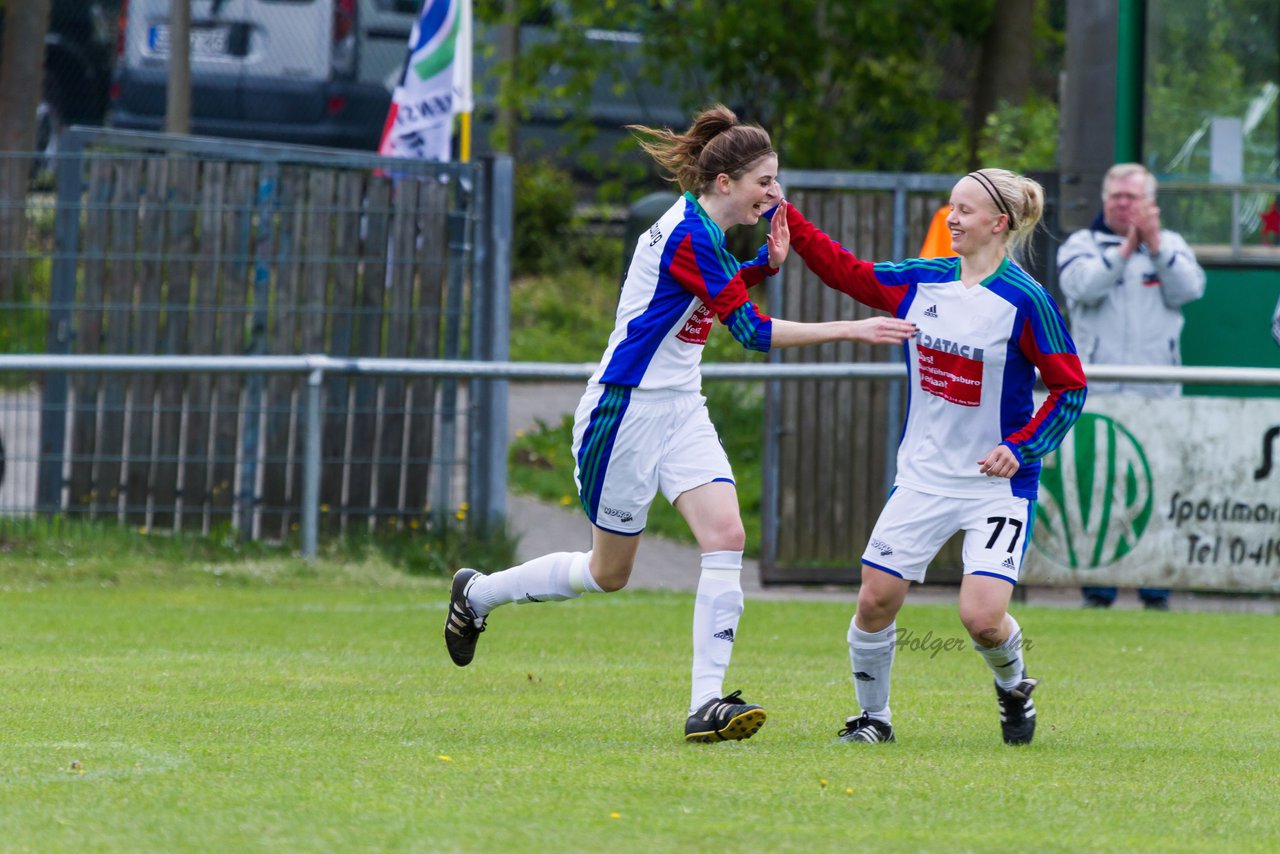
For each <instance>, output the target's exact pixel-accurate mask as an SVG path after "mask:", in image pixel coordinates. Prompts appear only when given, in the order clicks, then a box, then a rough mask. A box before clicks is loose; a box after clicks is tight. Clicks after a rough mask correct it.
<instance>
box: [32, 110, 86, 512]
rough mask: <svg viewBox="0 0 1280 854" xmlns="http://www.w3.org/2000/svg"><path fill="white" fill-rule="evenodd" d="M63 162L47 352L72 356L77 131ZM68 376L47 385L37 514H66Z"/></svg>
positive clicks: (79, 160) (80, 168)
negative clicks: (63, 482) (59, 512)
mask: <svg viewBox="0 0 1280 854" xmlns="http://www.w3.org/2000/svg"><path fill="white" fill-rule="evenodd" d="M61 146H62V149H61V151H60V152H59V153H58V160H57V167H56V168H57V184H58V203H57V204H58V208H57V214H56V216H55V219H54V226H53V271H52V281H51V283H50V284H51V289H50V290H51V293H50V295H49V333H48V337H47V339H46V343H45V352H47V353H50V354H64V353H70V352H71V339H72V337H73V336H74V334H75V332H74V330H73V329H72V328H71V326H72V323H71V309H72V306H73V305H74V304H75V299H76V263H77V258H78V253H77V251H76V250H77V247H78V246H79V245H80V214H81V198H82V197H83V193H84V187H83V174H84V137H83V136H82V135H81V134H80V132H79V131H78V130H76V129H74V128H72V129H71V130H68V131H66V132H64V133H63V135H62V142H61ZM69 382H70V377H69V376H68V375H67V372H66V371H54V372H50V373H49V374H48V375H47V376H46V377H45V380H44V391H43V394H42V400H41V406H40V468H39V473H38V475H37V479H36V510H37V512H40V513H48V514H54V513H57V512H58V511H59V510H60V509H61V508H62V464H63V459H62V455H63V448H64V447H65V444H66V439H67V389H68V388H69Z"/></svg>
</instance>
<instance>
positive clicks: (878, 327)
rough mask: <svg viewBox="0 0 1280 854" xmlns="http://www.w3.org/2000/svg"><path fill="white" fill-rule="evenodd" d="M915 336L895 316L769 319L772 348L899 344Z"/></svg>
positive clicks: (913, 330) (907, 323)
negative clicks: (819, 320)
mask: <svg viewBox="0 0 1280 854" xmlns="http://www.w3.org/2000/svg"><path fill="white" fill-rule="evenodd" d="M915 334H916V325H915V324H914V323H912V322H911V321H909V320H899V319H898V318H896V317H869V318H867V319H866V320H829V321H826V322H823V323H800V322H797V321H794V320H783V319H782V318H780V317H775V318H773V342H772V344H773V346H774V347H803V346H804V345H806V344H825V343H827V342H828V341H862V342H864V343H866V344H901V343H902V342H903V341H906V340H907V339H908V338H910V337H911V336H912V335H915Z"/></svg>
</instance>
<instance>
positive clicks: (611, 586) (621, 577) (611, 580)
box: [590, 549, 632, 593]
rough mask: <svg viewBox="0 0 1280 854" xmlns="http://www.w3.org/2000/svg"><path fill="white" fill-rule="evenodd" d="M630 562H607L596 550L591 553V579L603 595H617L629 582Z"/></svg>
mask: <svg viewBox="0 0 1280 854" xmlns="http://www.w3.org/2000/svg"><path fill="white" fill-rule="evenodd" d="M631 567H632V562H631V561H618V560H614V561H609V560H608V558H605V557H604V556H603V554H602V553H600V552H599V551H598V549H593V551H591V566H590V572H591V577H593V579H595V583H596V584H598V585H599V588H600V589H602V590H604V592H605V593H617V592H618V590H621V589H622V588H625V586H627V581H630V580H631Z"/></svg>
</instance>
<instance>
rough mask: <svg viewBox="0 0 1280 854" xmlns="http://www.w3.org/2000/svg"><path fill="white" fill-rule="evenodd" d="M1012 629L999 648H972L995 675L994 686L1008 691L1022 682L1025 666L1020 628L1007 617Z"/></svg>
mask: <svg viewBox="0 0 1280 854" xmlns="http://www.w3.org/2000/svg"><path fill="white" fill-rule="evenodd" d="M1009 622H1010V623H1012V624H1013V628H1012V629H1011V630H1010V632H1009V637H1008V638H1007V639H1006V640H1005V642H1004V643H1002V644H1000V645H999V646H993V647H985V646H979V645H978V644H976V643H975V644H974V645H973V648H974V649H976V650H977V651H978V654H979V655H981V656H982V657H983V659H985V660H986V662H987V666H988V667H990V668H991V672H992V673H994V674H995V675H996V684H997V685H999V686H1000V687H1001V688H1003V689H1005V690H1006V691H1008V690H1009V689H1010V688H1012V687H1014V686H1015V685H1017V684H1018V683H1019V682H1021V681H1022V673H1023V671H1024V670H1026V664H1025V663H1024V662H1023V660H1022V627H1021V626H1019V625H1018V621H1017V620H1015V619H1014V618H1013V614H1010V615H1009Z"/></svg>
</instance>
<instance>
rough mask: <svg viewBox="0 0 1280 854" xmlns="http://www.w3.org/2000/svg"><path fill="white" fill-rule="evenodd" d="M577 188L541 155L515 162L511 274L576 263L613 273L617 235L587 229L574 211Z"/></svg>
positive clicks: (617, 260) (619, 252)
mask: <svg viewBox="0 0 1280 854" xmlns="http://www.w3.org/2000/svg"><path fill="white" fill-rule="evenodd" d="M576 192H577V191H576V189H575V187H574V183H573V178H572V177H571V176H570V175H569V173H568V172H566V171H564V170H563V169H560V168H557V167H556V166H554V165H552V164H551V163H549V162H547V161H545V160H532V161H525V162H522V163H520V164H519V165H518V166H517V168H516V181H515V210H514V217H515V235H514V246H513V247H512V260H511V263H512V272H513V273H514V274H515V275H516V276H524V275H530V274H540V273H541V274H545V273H555V272H558V271H560V270H563V269H566V268H570V269H572V268H578V267H582V268H585V269H587V270H595V271H599V272H604V273H610V272H613V273H614V274H615V275H616V271H617V269H618V265H619V263H620V259H621V257H622V248H621V246H620V245H619V243H618V241H617V239H616V238H611V237H608V236H606V235H602V234H597V233H592V232H591V230H590V229H589V228H588V223H587V222H586V218H585V215H584V214H580V213H579V212H578V205H577V197H576Z"/></svg>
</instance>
